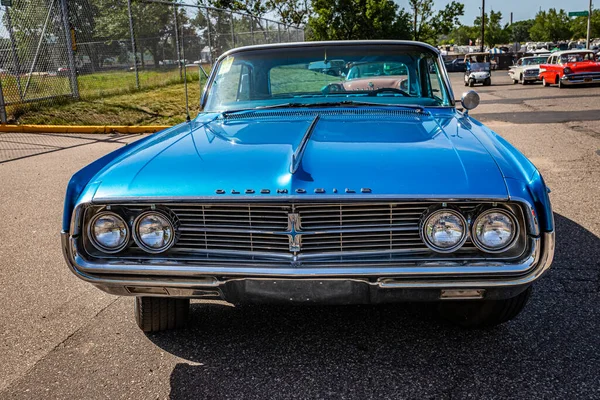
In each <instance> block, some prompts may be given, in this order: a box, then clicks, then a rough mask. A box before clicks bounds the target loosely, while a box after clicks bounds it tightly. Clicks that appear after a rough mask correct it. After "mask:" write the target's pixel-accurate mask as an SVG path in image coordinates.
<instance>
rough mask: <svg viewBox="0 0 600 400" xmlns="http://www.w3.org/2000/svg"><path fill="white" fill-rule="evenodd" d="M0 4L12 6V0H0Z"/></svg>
mask: <svg viewBox="0 0 600 400" xmlns="http://www.w3.org/2000/svg"><path fill="white" fill-rule="evenodd" d="M0 5H2V6H6V7H11V6H12V0H0Z"/></svg>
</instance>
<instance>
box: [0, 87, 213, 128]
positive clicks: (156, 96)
mask: <svg viewBox="0 0 600 400" xmlns="http://www.w3.org/2000/svg"><path fill="white" fill-rule="evenodd" d="M202 83H204V79H203V80H202ZM188 95H189V104H190V115H191V116H192V118H193V117H194V116H195V115H196V114H197V113H198V111H199V102H200V83H199V82H198V80H196V81H194V82H188ZM7 111H9V112H10V111H12V113H13V118H14V117H16V120H17V122H18V123H19V124H43V125H173V124H177V123H179V122H183V121H184V120H185V94H184V89H183V84H182V83H179V84H173V85H170V86H165V87H160V88H155V89H148V90H141V91H136V92H133V93H126V94H117V95H112V96H106V97H95V98H88V99H86V98H83V99H82V100H80V101H67V100H65V101H62V102H61V101H54V102H53V103H50V104H48V103H46V104H39V103H38V104H30V105H26V106H23V107H19V108H16V107H9V108H8V110H7Z"/></svg>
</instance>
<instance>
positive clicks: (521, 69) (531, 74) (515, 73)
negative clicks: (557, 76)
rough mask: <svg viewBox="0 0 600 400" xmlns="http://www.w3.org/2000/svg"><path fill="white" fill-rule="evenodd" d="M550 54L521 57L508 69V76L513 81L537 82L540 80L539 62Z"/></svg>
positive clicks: (544, 60) (521, 82)
mask: <svg viewBox="0 0 600 400" xmlns="http://www.w3.org/2000/svg"><path fill="white" fill-rule="evenodd" d="M549 56H550V54H546V55H539V56H535V57H523V58H521V59H520V60H519V61H517V63H516V64H515V65H513V66H512V67H510V69H509V70H508V76H510V78H511V79H512V81H513V83H520V84H522V85H525V84H527V83H530V82H538V81H539V80H540V78H539V75H540V64H544V63H545V62H546V61H548V57H549Z"/></svg>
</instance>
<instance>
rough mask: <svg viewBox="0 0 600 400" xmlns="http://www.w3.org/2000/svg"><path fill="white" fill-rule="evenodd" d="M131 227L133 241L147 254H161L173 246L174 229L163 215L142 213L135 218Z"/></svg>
mask: <svg viewBox="0 0 600 400" xmlns="http://www.w3.org/2000/svg"><path fill="white" fill-rule="evenodd" d="M133 226H134V237H133V239H134V240H135V242H136V243H137V245H138V246H140V247H141V248H142V249H143V250H145V251H147V252H148V253H162V252H163V251H166V250H168V249H169V248H170V247H171V246H172V245H173V241H174V239H175V229H174V228H173V224H172V223H171V220H170V219H169V218H168V217H167V216H166V215H165V214H163V213H160V212H156V211H147V212H144V213H142V214H140V215H139V216H138V217H137V218H136V220H135V222H134V224H133Z"/></svg>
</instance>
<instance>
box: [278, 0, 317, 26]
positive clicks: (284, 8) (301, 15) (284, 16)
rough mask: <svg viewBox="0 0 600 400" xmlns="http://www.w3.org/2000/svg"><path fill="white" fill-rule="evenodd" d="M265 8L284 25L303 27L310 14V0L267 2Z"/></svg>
mask: <svg viewBox="0 0 600 400" xmlns="http://www.w3.org/2000/svg"><path fill="white" fill-rule="evenodd" d="M267 7H268V8H269V9H271V10H273V11H274V12H275V15H276V16H277V19H278V20H279V21H281V22H283V23H284V24H286V25H294V26H300V25H305V24H306V23H307V22H308V18H309V17H310V16H311V13H312V8H311V7H310V0H267Z"/></svg>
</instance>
